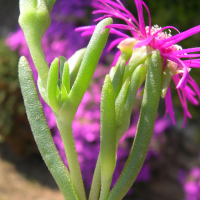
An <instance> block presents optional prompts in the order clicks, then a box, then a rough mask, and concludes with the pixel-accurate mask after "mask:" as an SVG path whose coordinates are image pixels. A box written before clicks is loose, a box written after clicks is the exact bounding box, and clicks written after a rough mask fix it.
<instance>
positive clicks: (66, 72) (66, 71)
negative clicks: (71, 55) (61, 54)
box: [62, 62, 70, 94]
mask: <svg viewBox="0 0 200 200" xmlns="http://www.w3.org/2000/svg"><path fill="white" fill-rule="evenodd" d="M62 85H63V86H64V87H65V89H66V91H67V94H69V92H70V74H69V65H68V62H65V64H64V69H63V76H62Z"/></svg>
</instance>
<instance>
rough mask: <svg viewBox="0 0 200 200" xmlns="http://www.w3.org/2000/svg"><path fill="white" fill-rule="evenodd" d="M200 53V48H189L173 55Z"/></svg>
mask: <svg viewBox="0 0 200 200" xmlns="http://www.w3.org/2000/svg"><path fill="white" fill-rule="evenodd" d="M197 51H200V47H196V48H188V49H183V50H179V51H174V52H172V54H173V55H180V54H185V53H192V52H197Z"/></svg>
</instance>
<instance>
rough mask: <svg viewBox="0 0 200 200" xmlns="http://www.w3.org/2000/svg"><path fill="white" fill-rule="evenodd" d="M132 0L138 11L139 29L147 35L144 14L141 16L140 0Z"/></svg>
mask: <svg viewBox="0 0 200 200" xmlns="http://www.w3.org/2000/svg"><path fill="white" fill-rule="evenodd" d="M134 1H135V5H136V8H137V11H138V18H139V28H140V31H141V33H142V35H143V36H144V37H147V35H146V30H145V23H144V16H143V8H142V1H141V0H134Z"/></svg>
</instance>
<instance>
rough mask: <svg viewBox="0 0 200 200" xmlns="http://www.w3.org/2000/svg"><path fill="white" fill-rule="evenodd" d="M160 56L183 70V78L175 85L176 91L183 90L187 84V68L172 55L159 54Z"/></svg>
mask: <svg viewBox="0 0 200 200" xmlns="http://www.w3.org/2000/svg"><path fill="white" fill-rule="evenodd" d="M161 55H162V57H163V58H166V59H168V60H171V61H173V62H175V63H177V64H178V66H180V67H182V68H183V70H184V72H183V76H182V78H181V80H180V81H179V83H178V84H177V86H176V89H178V88H184V87H185V86H186V84H187V82H188V79H189V72H188V68H187V66H186V65H185V63H184V62H182V61H181V60H180V59H179V58H177V57H175V56H173V55H169V54H166V53H162V52H161Z"/></svg>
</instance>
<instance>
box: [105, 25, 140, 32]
mask: <svg viewBox="0 0 200 200" xmlns="http://www.w3.org/2000/svg"><path fill="white" fill-rule="evenodd" d="M105 28H119V29H123V30H129V31H135V32H137V31H138V30H137V29H136V28H133V27H130V26H127V25H123V24H111V25H107V26H105V27H104V28H102V30H101V33H102V32H103V30H104V29H105Z"/></svg>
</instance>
